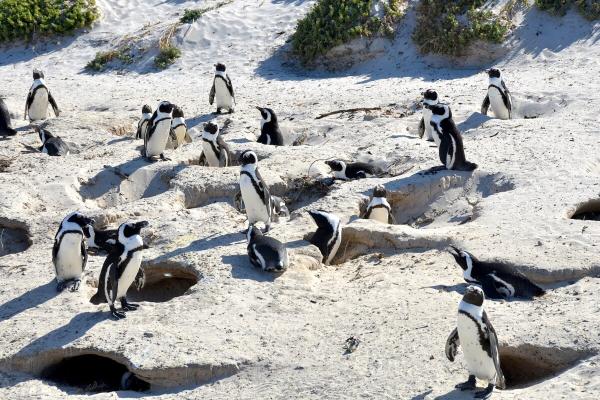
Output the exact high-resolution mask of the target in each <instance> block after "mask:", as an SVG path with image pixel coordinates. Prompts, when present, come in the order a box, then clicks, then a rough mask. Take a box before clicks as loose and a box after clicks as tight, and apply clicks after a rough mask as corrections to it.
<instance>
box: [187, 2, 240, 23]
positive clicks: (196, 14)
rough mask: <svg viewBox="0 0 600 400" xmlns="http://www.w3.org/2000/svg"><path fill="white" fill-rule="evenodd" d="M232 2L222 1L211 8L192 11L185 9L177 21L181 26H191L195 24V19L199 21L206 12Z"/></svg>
mask: <svg viewBox="0 0 600 400" xmlns="http://www.w3.org/2000/svg"><path fill="white" fill-rule="evenodd" d="M232 1H233V0H229V1H222V2H220V3H217V4H215V5H214V6H212V7H207V8H196V9H192V10H188V9H185V10H184V11H183V16H182V17H181V18H180V19H179V22H181V23H182V24H191V23H192V22H196V20H197V19H199V18H200V17H201V16H203V15H204V14H206V13H207V12H209V11H212V10H216V9H217V8H220V7H223V6H224V5H227V4H229V3H231V2H232Z"/></svg>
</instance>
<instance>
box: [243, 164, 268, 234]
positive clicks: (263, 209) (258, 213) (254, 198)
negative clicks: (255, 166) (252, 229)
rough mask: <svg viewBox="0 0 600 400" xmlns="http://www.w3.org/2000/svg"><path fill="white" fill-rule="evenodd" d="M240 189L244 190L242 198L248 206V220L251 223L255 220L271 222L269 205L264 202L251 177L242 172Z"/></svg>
mask: <svg viewBox="0 0 600 400" xmlns="http://www.w3.org/2000/svg"><path fill="white" fill-rule="evenodd" d="M240 191H241V192H242V199H243V200H244V206H245V207H246V215H247V216H248V222H249V223H250V224H253V223H255V222H264V223H267V222H269V220H270V217H269V210H268V206H267V205H265V204H264V203H263V199H262V197H261V196H260V194H259V193H258V192H257V191H256V189H255V188H254V185H253V184H252V180H251V179H250V177H249V176H248V175H246V174H242V175H241V177H240Z"/></svg>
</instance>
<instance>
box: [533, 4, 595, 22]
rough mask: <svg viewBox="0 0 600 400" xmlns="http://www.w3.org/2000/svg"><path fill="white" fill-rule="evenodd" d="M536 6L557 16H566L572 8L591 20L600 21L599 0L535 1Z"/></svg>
mask: <svg viewBox="0 0 600 400" xmlns="http://www.w3.org/2000/svg"><path fill="white" fill-rule="evenodd" d="M535 5H536V6H538V7H539V8H540V10H545V11H548V12H550V13H552V14H555V15H560V16H562V15H565V14H566V12H567V11H568V10H569V8H571V7H572V6H577V9H578V10H579V12H580V13H581V15H583V16H584V17H585V18H587V19H589V20H595V19H600V2H598V0H535Z"/></svg>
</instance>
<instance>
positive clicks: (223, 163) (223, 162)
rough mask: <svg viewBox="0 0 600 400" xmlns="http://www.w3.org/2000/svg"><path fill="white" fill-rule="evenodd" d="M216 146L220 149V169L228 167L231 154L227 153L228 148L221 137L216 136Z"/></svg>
mask: <svg viewBox="0 0 600 400" xmlns="http://www.w3.org/2000/svg"><path fill="white" fill-rule="evenodd" d="M217 145H218V146H219V148H220V149H221V152H220V155H219V166H220V167H229V160H231V152H230V151H229V146H228V145H227V143H225V140H224V139H223V138H222V137H221V135H218V136H217Z"/></svg>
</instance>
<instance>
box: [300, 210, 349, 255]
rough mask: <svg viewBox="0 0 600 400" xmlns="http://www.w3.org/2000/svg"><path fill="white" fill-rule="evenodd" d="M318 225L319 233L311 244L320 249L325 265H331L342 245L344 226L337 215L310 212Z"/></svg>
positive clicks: (311, 239)
mask: <svg viewBox="0 0 600 400" xmlns="http://www.w3.org/2000/svg"><path fill="white" fill-rule="evenodd" d="M308 213H309V214H310V216H311V217H312V219H313V220H314V221H315V223H316V224H317V231H316V232H315V233H314V234H313V235H312V237H311V238H310V243H312V244H314V245H315V246H317V247H318V248H319V250H320V251H321V254H322V255H323V263H324V264H330V263H331V261H332V260H333V258H334V257H335V255H336V254H337V252H338V250H339V248H340V244H341V243H342V224H341V222H340V219H339V217H338V216H337V215H333V214H330V213H327V212H325V211H321V210H317V211H309V212H308Z"/></svg>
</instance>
